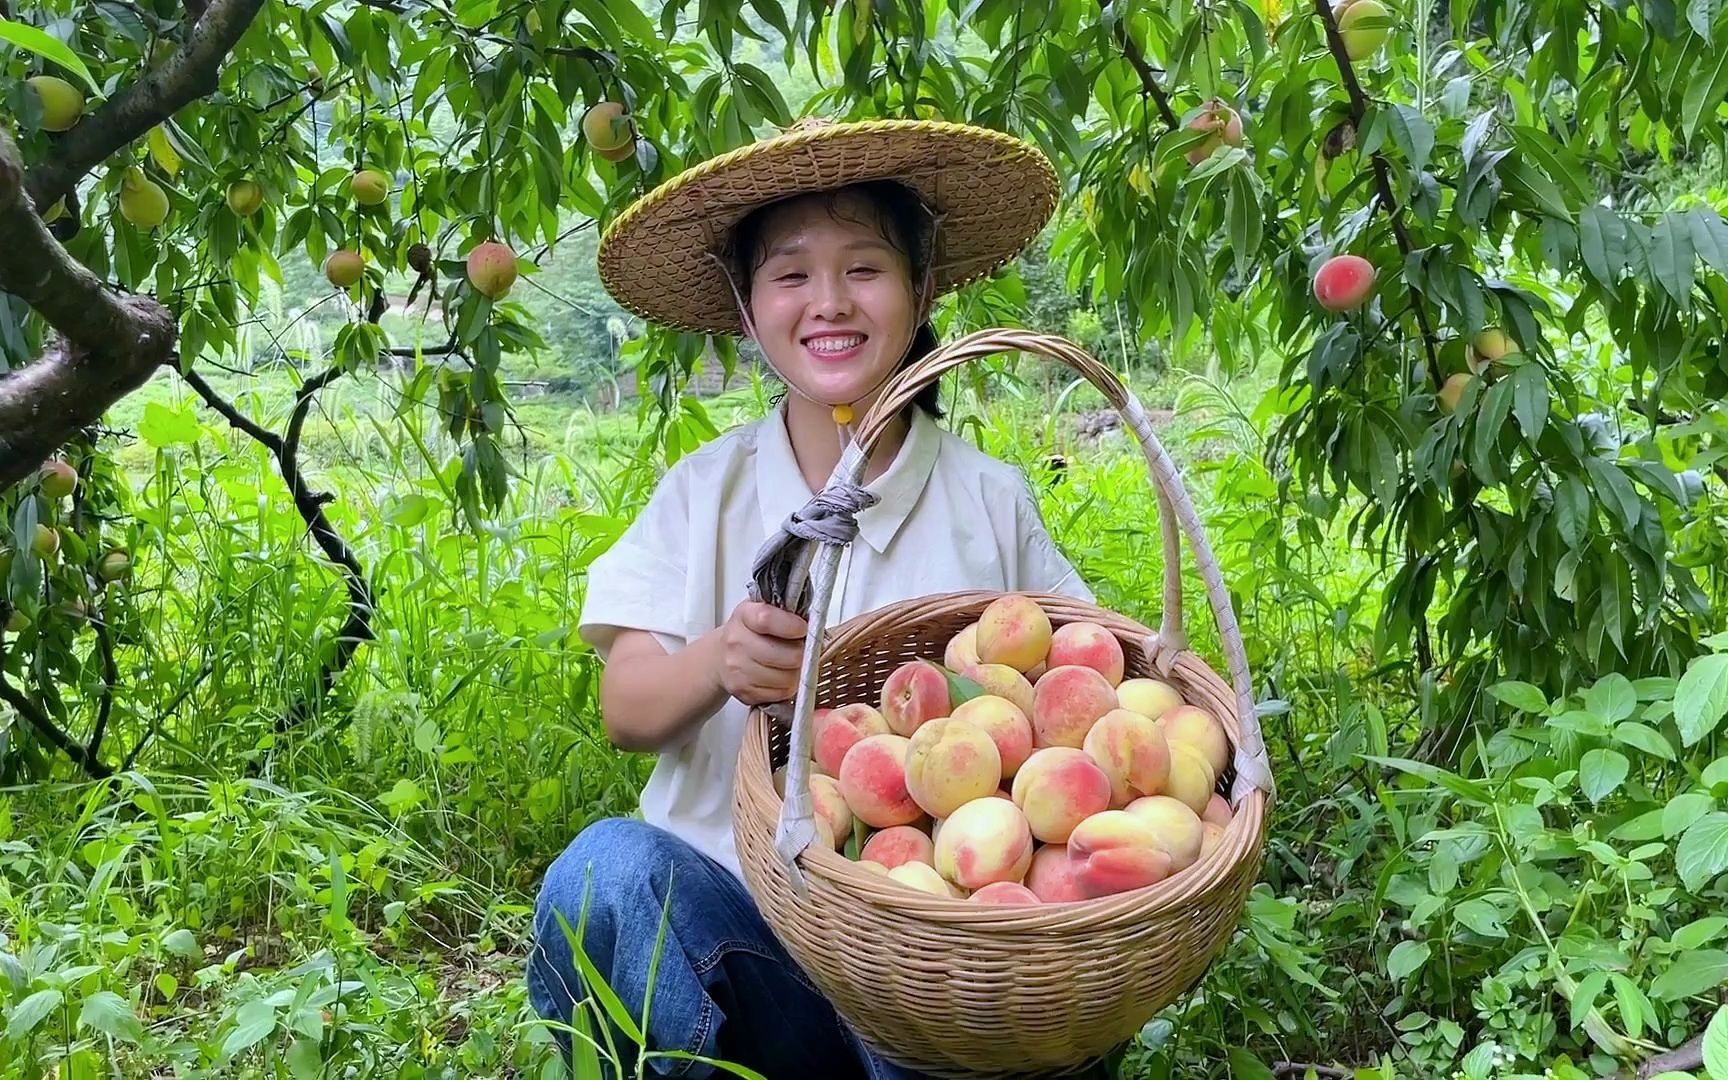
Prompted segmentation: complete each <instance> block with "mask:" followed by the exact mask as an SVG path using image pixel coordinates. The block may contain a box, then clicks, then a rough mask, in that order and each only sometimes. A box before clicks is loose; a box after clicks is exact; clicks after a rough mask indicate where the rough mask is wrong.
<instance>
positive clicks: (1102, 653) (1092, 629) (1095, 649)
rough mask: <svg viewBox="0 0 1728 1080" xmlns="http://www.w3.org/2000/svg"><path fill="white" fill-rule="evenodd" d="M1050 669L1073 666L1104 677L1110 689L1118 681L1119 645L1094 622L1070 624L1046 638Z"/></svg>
mask: <svg viewBox="0 0 1728 1080" xmlns="http://www.w3.org/2000/svg"><path fill="white" fill-rule="evenodd" d="M1049 664H1050V666H1051V667H1053V668H1055V667H1065V666H1067V665H1070V664H1077V665H1079V666H1080V667H1089V668H1091V669H1092V670H1094V671H1096V672H1097V673H1098V674H1100V675H1102V676H1104V680H1105V681H1106V682H1108V683H1109V684H1110V685H1111V686H1115V685H1116V684H1117V683H1119V682H1121V681H1122V667H1123V657H1122V643H1121V642H1120V641H1117V640H1116V635H1115V634H1112V633H1111V632H1110V631H1108V630H1106V629H1104V628H1103V627H1102V626H1099V625H1098V624H1097V623H1094V622H1071V623H1066V624H1064V625H1063V626H1061V627H1059V628H1057V630H1056V632H1055V633H1054V634H1052V635H1051V636H1050V660H1049Z"/></svg>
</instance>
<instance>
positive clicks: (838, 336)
mask: <svg viewBox="0 0 1728 1080" xmlns="http://www.w3.org/2000/svg"><path fill="white" fill-rule="evenodd" d="M876 221H877V215H876V214H875V213H874V212H873V210H872V207H871V206H870V205H869V204H868V203H867V202H866V201H865V200H864V199H863V198H862V197H861V196H857V195H853V194H851V193H845V194H842V195H841V197H840V198H839V199H838V200H836V201H835V203H834V206H833V208H832V210H830V208H829V206H828V204H827V202H826V201H825V200H823V199H819V198H812V197H805V198H800V199H798V200H797V201H795V202H791V203H788V204H787V205H785V206H782V207H777V208H776V209H774V210H773V211H772V212H771V216H770V218H769V219H768V221H767V222H766V223H765V227H764V229H763V230H762V247H761V250H760V251H759V252H758V254H757V258H758V259H759V260H760V262H759V265H757V266H756V269H755V272H754V273H753V274H752V276H751V280H750V313H751V318H752V319H753V321H754V323H755V326H756V342H757V344H758V345H759V346H761V348H762V351H763V353H764V354H765V355H766V356H767V358H768V362H769V363H770V364H772V365H773V367H774V369H775V370H776V371H778V372H779V373H780V376H781V378H783V379H785V380H786V381H787V382H789V383H791V384H792V385H793V387H794V388H796V389H797V390H798V391H799V392H800V393H802V394H803V395H804V396H806V397H808V398H811V399H813V400H815V401H819V402H821V403H822V404H824V405H846V404H853V403H855V402H859V401H860V400H862V399H864V398H865V397H866V396H867V395H868V394H870V393H871V392H872V391H874V390H876V389H877V388H878V386H879V385H880V384H881V383H882V382H883V381H884V380H886V378H887V377H888V375H889V374H890V373H892V372H893V370H894V369H895V367H896V366H897V365H898V364H899V362H900V358H901V357H902V356H904V355H905V353H906V349H907V346H908V345H909V344H910V343H911V340H912V332H913V319H914V317H915V315H916V296H915V295H914V290H913V287H912V276H911V269H910V264H909V261H908V260H907V257H906V254H905V252H903V251H901V250H900V249H898V248H896V247H895V246H894V245H893V244H892V243H890V242H889V241H888V240H887V239H886V238H885V237H884V236H883V234H882V232H881V230H880V228H879V227H878V226H877V225H876Z"/></svg>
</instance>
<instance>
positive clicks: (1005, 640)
mask: <svg viewBox="0 0 1728 1080" xmlns="http://www.w3.org/2000/svg"><path fill="white" fill-rule="evenodd" d="M1050 635H1051V631H1050V617H1049V616H1048V615H1046V614H1045V613H1044V609H1043V608H1041V607H1039V606H1038V602H1037V601H1036V600H1033V599H1032V598H1031V597H1029V596H1021V595H1019V594H1017V593H1009V594H1007V595H1005V596H999V597H997V598H996V599H995V600H992V601H991V602H990V605H989V606H988V607H986V608H985V609H984V611H983V613H982V614H980V615H979V616H978V635H977V639H976V640H977V646H978V659H979V660H980V661H982V662H983V663H986V664H1007V665H1008V666H1009V667H1011V668H1013V669H1015V670H1016V671H1025V670H1027V669H1029V668H1032V667H1035V666H1037V665H1038V664H1041V663H1043V662H1044V658H1045V657H1046V656H1048V655H1049V653H1050Z"/></svg>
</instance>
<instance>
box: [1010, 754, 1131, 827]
mask: <svg viewBox="0 0 1728 1080" xmlns="http://www.w3.org/2000/svg"><path fill="white" fill-rule="evenodd" d="M1011 794H1012V795H1013V799H1014V805H1015V806H1018V807H1019V808H1020V810H1021V812H1022V813H1024V814H1025V815H1026V821H1027V824H1028V825H1029V826H1030V827H1031V829H1032V835H1033V836H1036V837H1037V838H1038V839H1040V840H1042V841H1044V842H1045V843H1047V844H1060V843H1064V842H1066V841H1067V839H1068V834H1069V833H1071V832H1073V831H1074V826H1076V825H1078V824H1080V823H1081V822H1082V821H1084V820H1086V819H1087V818H1089V817H1091V816H1092V815H1093V814H1096V813H1098V812H1099V811H1100V810H1107V809H1109V807H1110V777H1108V776H1106V775H1105V773H1104V770H1103V769H1100V768H1099V767H1098V763H1097V762H1095V761H1093V760H1092V759H1091V758H1090V757H1088V756H1087V754H1086V752H1085V751H1083V750H1076V749H1074V748H1073V747H1069V746H1047V747H1045V748H1043V749H1042V750H1034V751H1032V756H1031V757H1029V758H1027V759H1026V764H1024V765H1022V766H1020V771H1019V772H1018V773H1016V774H1015V776H1014V786H1013V788H1012V789H1011Z"/></svg>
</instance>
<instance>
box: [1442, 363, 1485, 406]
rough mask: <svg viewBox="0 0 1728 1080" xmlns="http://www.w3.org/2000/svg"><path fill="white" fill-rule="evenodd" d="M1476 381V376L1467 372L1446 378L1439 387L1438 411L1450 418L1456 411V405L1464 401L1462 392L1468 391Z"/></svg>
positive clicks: (1455, 373) (1460, 372)
mask: <svg viewBox="0 0 1728 1080" xmlns="http://www.w3.org/2000/svg"><path fill="white" fill-rule="evenodd" d="M1475 381H1476V376H1474V375H1471V374H1470V373H1469V372H1465V371H1458V372H1454V373H1453V374H1451V375H1448V376H1446V382H1445V383H1444V384H1443V385H1442V386H1441V387H1440V393H1439V395H1438V396H1439V399H1440V411H1441V412H1443V413H1445V414H1446V415H1447V416H1451V415H1452V414H1453V413H1455V412H1457V411H1458V405H1459V404H1460V403H1461V402H1462V401H1463V400H1464V391H1466V390H1468V389H1470V384H1471V383H1473V382H1475Z"/></svg>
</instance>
